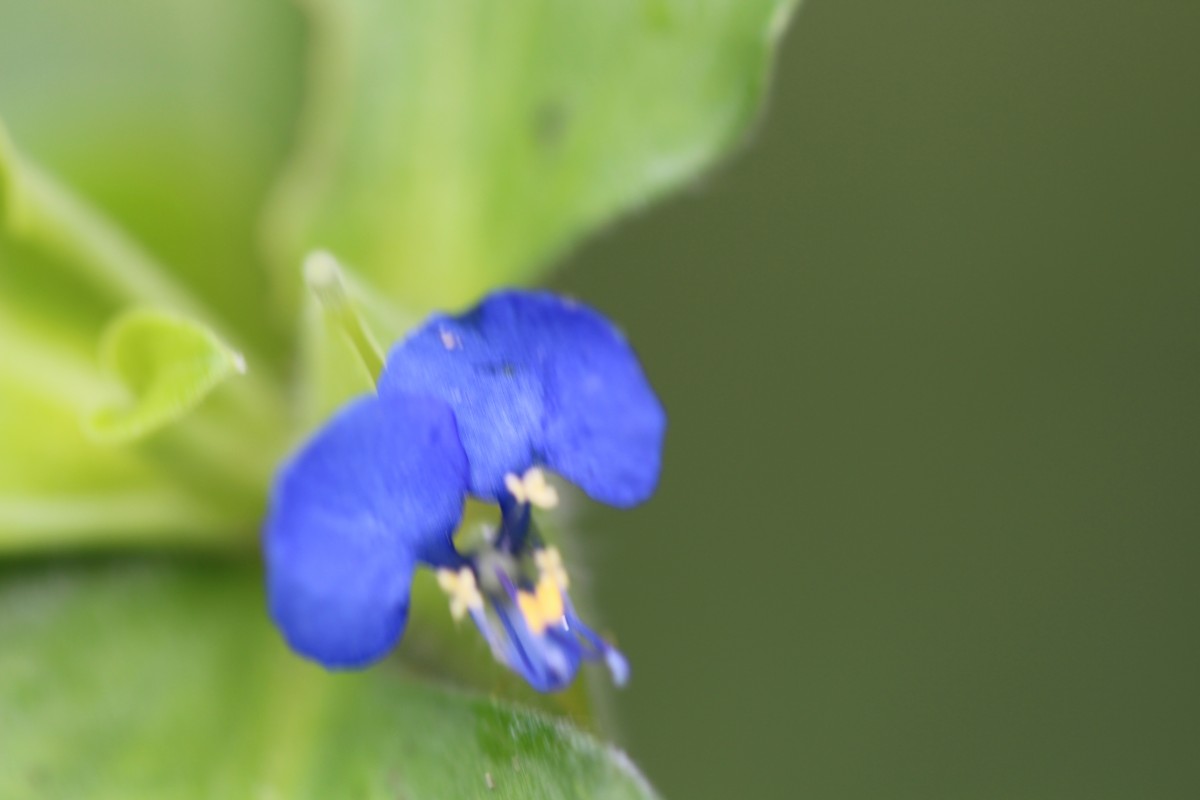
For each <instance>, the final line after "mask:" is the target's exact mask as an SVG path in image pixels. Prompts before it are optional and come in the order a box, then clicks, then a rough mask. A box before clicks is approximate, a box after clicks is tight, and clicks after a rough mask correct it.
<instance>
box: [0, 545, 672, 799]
mask: <svg viewBox="0 0 1200 800" xmlns="http://www.w3.org/2000/svg"><path fill="white" fill-rule="evenodd" d="M260 583H261V581H260V577H259V575H258V572H257V571H256V570H254V569H252V568H249V567H245V568H238V569H230V568H229V567H227V566H221V565H213V564H208V565H205V564H191V565H184V564H172V563H169V562H155V561H133V562H126V563H116V562H111V563H92V564H87V565H84V564H78V563H77V564H72V565H65V566H50V565H40V566H32V567H31V568H28V569H26V570H24V571H21V572H17V571H15V570H12V569H9V570H5V571H3V572H0V639H2V640H3V641H4V647H3V649H0V709H3V713H4V720H5V724H4V725H2V726H0V752H3V753H4V758H3V759H0V796H2V797H4V798H5V799H6V800H42V799H43V798H48V797H71V798H96V799H97V800H102V799H104V798H113V800H118V799H119V800H130V798H154V799H155V800H173V799H175V798H178V799H179V800H184V799H185V798H196V797H222V798H235V797H236V798H242V797H246V798H249V797H264V798H290V799H292V800H305V799H308V800H325V798H330V797H354V798H360V799H361V800H374V799H378V800H393V799H394V798H396V797H444V798H452V797H483V796H487V797H495V798H514V800H517V799H519V800H541V799H542V798H548V799H553V800H573V799H574V798H580V797H596V798H606V799H611V800H625V799H626V798H628V799H629V800H633V799H634V798H639V799H641V800H645V799H648V798H653V797H654V796H655V795H654V793H653V791H652V790H651V789H650V788H649V786H648V785H647V784H646V783H645V782H644V780H643V779H642V778H641V777H640V776H639V775H638V773H637V772H636V770H635V769H633V767H632V765H630V764H629V762H628V761H627V760H626V759H625V757H624V756H623V755H622V754H621V753H619V752H618V751H615V750H612V749H610V748H607V747H604V746H603V745H600V744H598V743H597V742H596V741H595V740H593V739H592V738H591V737H589V736H587V735H584V734H581V733H578V732H577V731H575V730H574V729H572V728H571V727H570V726H569V725H567V724H566V723H563V722H561V721H556V720H554V719H553V718H550V717H546V716H543V715H541V714H537V713H534V712H530V711H523V710H519V709H517V708H514V707H511V706H509V705H507V704H505V703H502V702H498V701H495V700H484V699H479V698H474V697H470V696H467V695H464V694H461V693H459V692H456V691H452V690H449V689H446V688H441V687H436V686H434V685H431V684H425V683H418V682H415V681H413V680H411V679H409V678H408V677H406V675H405V674H404V673H403V672H402V671H400V670H399V669H398V668H397V667H396V666H395V665H388V666H385V667H382V668H378V669H375V670H371V671H369V672H364V673H347V674H331V673H328V672H326V671H324V670H322V669H319V668H317V667H314V666H311V665H308V664H305V663H303V662H301V661H300V660H299V659H297V658H296V657H295V656H293V655H292V654H291V653H289V652H287V650H286V648H285V647H284V646H283V644H282V643H281V642H280V641H279V638H278V636H277V635H276V633H275V632H274V631H273V630H272V629H271V628H270V626H269V625H268V623H267V621H266V619H265V618H264V617H263V615H261V614H252V613H247V609H257V608H260V607H261V606H262V604H263V602H264V600H263V597H262V589H261V586H260ZM214 589H215V590H216V591H214Z"/></svg>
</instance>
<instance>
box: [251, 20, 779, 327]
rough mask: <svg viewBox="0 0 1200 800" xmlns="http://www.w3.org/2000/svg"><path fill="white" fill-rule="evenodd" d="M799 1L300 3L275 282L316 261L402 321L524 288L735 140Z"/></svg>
mask: <svg viewBox="0 0 1200 800" xmlns="http://www.w3.org/2000/svg"><path fill="white" fill-rule="evenodd" d="M795 4H796V3H795V2H794V0H607V1H606V2H587V3H569V2H567V3H547V2H544V0H512V1H511V2H504V3H469V2H463V0H411V2H382V1H381V0H346V2H335V0H308V2H306V3H305V6H306V7H307V9H308V10H309V12H310V16H311V20H312V23H311V24H312V28H313V35H314V45H313V55H312V66H311V69H310V73H309V74H310V75H311V76H312V83H311V85H310V86H309V102H308V107H307V110H306V114H305V115H304V118H303V127H302V131H301V134H302V135H301V140H300V146H299V148H298V151H297V152H296V154H295V156H294V159H293V161H292V164H291V168H290V169H289V171H288V172H287V173H286V175H285V176H284V180H283V181H282V182H281V184H280V186H279V189H278V192H277V193H276V195H275V203H274V204H273V206H272V207H271V209H270V213H269V215H268V218H267V219H268V225H267V240H268V242H269V244H270V246H271V248H272V253H273V256H274V261H275V263H276V265H277V267H278V268H279V270H280V271H281V274H282V275H284V276H285V279H286V280H287V281H289V282H294V273H295V269H294V265H295V263H297V262H298V260H299V258H300V257H301V256H302V255H303V253H304V252H306V251H307V250H308V249H310V248H312V247H316V246H321V247H327V248H329V249H330V250H332V251H333V252H335V253H336V254H337V255H338V256H339V257H341V258H343V259H345V260H346V261H347V262H348V263H351V264H353V265H355V266H356V267H358V268H361V269H362V270H363V274H364V275H365V277H367V278H368V279H369V280H371V281H372V282H373V283H375V284H376V285H378V286H380V287H381V288H382V289H384V290H385V291H387V292H388V293H389V294H390V295H391V296H392V297H393V298H394V299H396V300H397V301H398V302H402V303H404V304H405V305H406V307H408V308H409V309H411V310H422V309H423V308H424V307H428V306H435V305H436V306H443V307H450V306H455V305H458V304H461V303H464V302H466V301H468V300H470V299H472V298H473V297H475V296H477V295H478V294H480V293H481V292H483V291H485V290H486V289H487V288H489V287H492V286H495V285H497V284H500V283H508V282H522V281H529V280H531V279H533V278H534V277H535V276H536V275H537V274H538V272H539V270H541V269H544V268H545V266H546V265H547V264H548V263H549V261H550V259H551V258H552V257H554V256H556V255H558V254H559V253H560V252H561V251H562V250H563V249H564V248H565V247H567V246H568V245H569V244H571V243H572V242H573V241H575V240H576V239H578V237H579V236H580V235H582V234H585V233H587V232H589V231H591V230H593V229H595V228H596V227H597V226H599V225H601V224H603V223H604V222H606V221H607V220H609V219H611V218H612V217H614V216H615V215H617V214H619V213H621V212H623V211H627V210H629V209H631V208H634V207H636V206H638V205H639V204H642V203H644V202H646V201H648V200H651V199H653V198H655V197H657V196H659V195H661V194H662V193H663V192H665V191H666V190H668V189H671V188H673V187H677V186H679V185H680V184H681V183H683V182H685V181H687V180H689V179H692V178H694V177H695V176H696V175H697V173H698V172H699V171H701V170H702V169H703V168H704V167H706V166H707V165H709V164H711V163H712V162H713V161H714V159H715V158H716V157H717V156H719V155H720V154H721V153H723V152H724V151H726V150H727V149H728V148H729V147H730V146H731V145H732V144H733V143H735V142H736V141H737V140H738V138H739V137H740V136H741V135H742V134H743V133H744V132H745V130H746V128H747V127H748V125H749V124H750V123H751V121H752V120H753V119H754V118H755V115H756V113H757V109H758V108H759V105H760V102H761V99H762V96H763V90H764V86H765V83H766V80H765V78H766V75H767V71H768V66H769V61H770V57H771V54H772V51H773V48H774V44H775V41H776V39H777V38H778V35H779V33H780V32H781V30H782V28H783V26H784V23H785V22H786V20H787V17H788V15H789V13H790V11H791V9H792V8H793V7H794V6H795ZM293 290H294V286H293Z"/></svg>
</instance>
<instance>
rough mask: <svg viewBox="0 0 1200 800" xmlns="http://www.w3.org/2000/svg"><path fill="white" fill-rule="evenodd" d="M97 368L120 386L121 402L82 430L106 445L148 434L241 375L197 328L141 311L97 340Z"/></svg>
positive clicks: (224, 350) (231, 354) (241, 361)
mask: <svg viewBox="0 0 1200 800" xmlns="http://www.w3.org/2000/svg"><path fill="white" fill-rule="evenodd" d="M100 364H101V366H102V367H103V368H104V369H105V370H106V371H107V372H109V373H110V374H111V375H113V376H114V377H115V378H117V379H118V380H119V381H120V382H121V384H122V387H123V391H122V393H121V394H122V396H121V397H119V398H117V399H115V400H113V401H112V402H110V403H108V404H106V405H104V406H103V407H101V408H100V409H98V410H97V411H96V412H95V413H94V414H92V416H90V417H88V419H87V421H86V423H85V429H86V430H87V432H88V433H89V434H91V436H92V437H93V438H95V439H97V440H99V441H101V442H105V443H109V444H122V443H125V442H131V441H135V440H137V439H140V438H141V437H143V436H148V435H150V434H152V433H154V432H155V431H157V430H158V429H160V428H162V427H164V426H166V425H169V424H170V423H172V422H174V421H175V420H177V419H180V418H181V417H183V416H185V415H186V414H187V413H188V412H189V411H191V410H192V409H193V408H195V407H196V406H198V405H199V404H200V403H201V402H202V401H203V400H204V399H205V398H206V397H207V396H208V395H209V393H211V392H212V391H213V390H214V389H216V388H217V386H219V385H220V384H222V383H223V382H224V381H225V380H226V379H228V378H230V377H232V376H234V375H236V374H240V373H245V371H246V359H245V357H244V356H242V354H241V353H238V352H237V351H235V350H232V349H231V348H230V347H229V346H228V345H226V344H225V343H224V342H222V341H221V340H220V339H219V338H218V337H217V336H216V335H215V334H214V333H213V332H212V331H210V330H209V329H207V328H205V327H204V326H203V325H200V324H199V323H196V322H193V321H191V320H188V319H182V318H180V317H175V316H171V315H169V314H166V313H163V312H161V311H153V310H147V309H135V310H133V311H129V312H126V313H124V314H122V315H121V316H120V317H118V318H117V319H116V320H114V321H113V322H112V324H111V325H109V327H108V329H107V330H106V331H105V332H104V336H103V338H101V340H100Z"/></svg>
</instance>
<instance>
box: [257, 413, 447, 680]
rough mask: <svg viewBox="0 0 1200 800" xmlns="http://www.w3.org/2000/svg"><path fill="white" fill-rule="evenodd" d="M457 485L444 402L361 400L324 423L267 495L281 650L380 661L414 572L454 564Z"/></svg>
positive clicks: (399, 627)
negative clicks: (284, 646) (284, 645)
mask: <svg viewBox="0 0 1200 800" xmlns="http://www.w3.org/2000/svg"><path fill="white" fill-rule="evenodd" d="M466 484H467V462H466V455H465V453H464V452H463V449H462V446H461V444H460V442H459V439H458V433H457V429H456V426H455V421H454V416H453V412H452V411H451V410H450V408H449V407H448V406H447V405H446V404H445V403H441V402H438V401H435V400H431V399H429V398H417V397H405V396H393V397H387V398H381V397H376V396H371V397H365V398H362V399H360V400H356V401H354V402H353V403H351V404H350V405H348V406H346V407H345V408H344V409H342V410H341V411H340V412H339V413H338V414H337V415H336V416H335V417H334V418H333V419H332V420H330V421H329V423H328V424H327V425H326V426H325V427H324V428H323V429H322V430H320V431H319V432H318V433H317V434H316V435H315V436H314V437H313V438H312V439H311V440H309V441H308V442H307V443H306V444H305V446H304V447H303V448H302V449H301V450H300V452H299V453H297V454H296V455H295V456H294V457H293V458H292V460H291V461H290V462H289V463H288V464H287V465H286V466H285V467H284V468H283V469H282V470H281V471H280V473H279V474H278V476H277V479H276V483H275V485H274V487H273V491H272V495H271V508H270V513H269V516H268V520H267V527H266V541H265V551H266V562H267V591H268V600H269V604H270V611H271V616H272V618H273V619H274V620H275V623H276V624H277V625H278V626H279V628H280V629H281V630H282V632H283V634H284V637H285V638H286V639H287V641H288V643H289V644H290V645H291V646H292V648H293V649H294V650H296V651H297V652H299V653H300V654H302V655H304V656H306V657H308V658H311V659H313V660H316V661H319V662H320V663H322V664H324V665H326V666H328V667H359V666H363V665H365V664H368V663H370V662H372V661H375V660H376V659H378V658H380V657H382V656H383V655H385V654H386V653H387V652H388V651H389V650H390V649H391V648H392V647H393V646H394V645H395V643H396V642H397V641H398V640H399V638H400V635H401V633H403V630H404V624H405V621H406V619H407V616H408V594H409V586H410V583H411V581H412V573H413V569H414V568H415V566H416V563H417V562H418V561H425V562H431V563H450V562H453V561H454V559H455V558H456V556H455V553H454V549H453V544H452V542H451V534H452V533H453V531H454V528H455V527H456V526H457V524H458V521H459V518H460V516H461V514H462V508H463V501H464V496H465V491H466Z"/></svg>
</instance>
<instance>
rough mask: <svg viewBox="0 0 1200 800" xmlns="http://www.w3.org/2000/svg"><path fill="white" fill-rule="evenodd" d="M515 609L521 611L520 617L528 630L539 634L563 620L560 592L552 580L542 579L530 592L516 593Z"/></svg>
mask: <svg viewBox="0 0 1200 800" xmlns="http://www.w3.org/2000/svg"><path fill="white" fill-rule="evenodd" d="M517 607H518V608H520V609H521V616H523V617H525V624H526V625H528V626H529V630H530V631H532V632H533V633H534V634H541V633H544V632H545V630H546V628H548V627H550V625H552V624H554V623H556V622H558V621H559V620H561V619H562V618H563V599H562V592H560V591H559V589H558V584H556V583H555V582H554V581H553V580H551V579H550V578H542V579H541V580H539V581H538V585H537V588H535V589H534V590H533V591H532V592H527V591H525V590H521V591H519V592H517Z"/></svg>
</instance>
